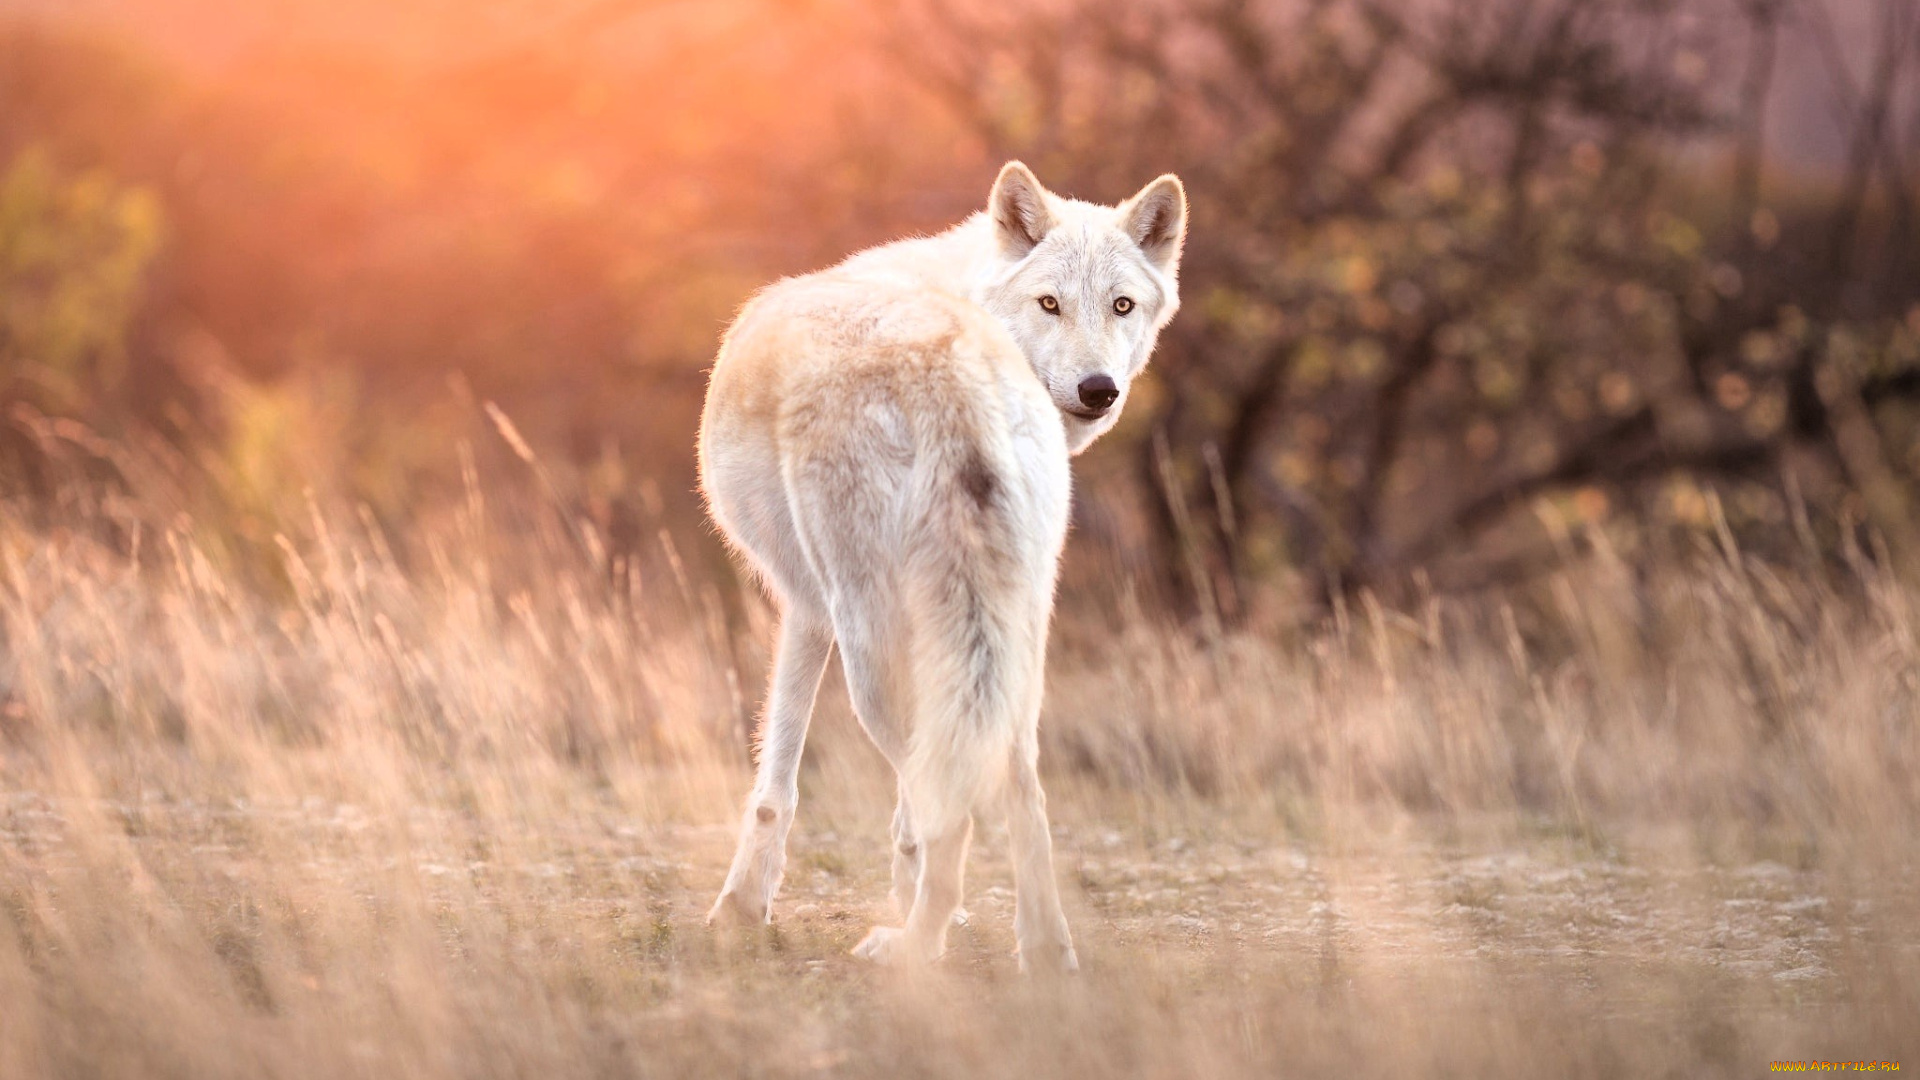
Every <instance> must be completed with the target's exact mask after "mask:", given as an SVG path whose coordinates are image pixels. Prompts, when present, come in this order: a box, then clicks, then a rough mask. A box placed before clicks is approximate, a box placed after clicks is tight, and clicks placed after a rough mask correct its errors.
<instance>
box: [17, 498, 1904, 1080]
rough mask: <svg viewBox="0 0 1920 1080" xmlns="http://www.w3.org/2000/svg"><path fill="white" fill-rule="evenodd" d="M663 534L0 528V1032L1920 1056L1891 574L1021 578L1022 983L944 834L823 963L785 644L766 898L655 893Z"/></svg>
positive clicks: (776, 1052) (455, 1065) (283, 1051)
mask: <svg viewBox="0 0 1920 1080" xmlns="http://www.w3.org/2000/svg"><path fill="white" fill-rule="evenodd" d="M695 539H696V538H690V537H685V536H681V537H677V538H676V537H675V536H673V535H672V534H671V533H669V532H665V531H662V532H660V533H658V534H657V535H655V536H654V537H653V538H652V539H650V540H649V541H648V542H647V543H646V544H644V545H642V546H643V548H644V549H645V550H644V551H640V552H636V553H629V554H628V555H626V556H623V557H627V558H634V559H638V560H640V563H639V565H640V569H639V570H638V572H635V573H620V572H616V571H617V570H618V568H617V567H613V566H611V560H612V559H613V556H612V555H611V554H609V549H608V544H607V541H606V539H605V538H604V537H602V536H601V535H600V534H599V533H598V532H597V531H596V530H595V528H594V527H593V526H592V525H591V524H589V523H587V522H584V521H582V520H579V519H577V518H576V517H574V516H572V515H571V514H569V513H566V512H564V511H563V510H559V509H557V504H556V503H554V502H552V501H550V500H544V499H541V498H532V497H505V496H495V497H490V496H489V493H488V492H487V491H486V490H484V488H483V485H482V484H481V483H480V482H479V481H478V480H476V479H474V478H473V470H472V469H469V470H468V483H467V486H466V489H465V491H464V493H463V494H462V495H461V497H459V498H456V499H453V500H450V501H449V503H448V505H446V506H443V507H437V508H430V507H423V508H421V509H420V511H419V513H418V514H417V515H416V516H415V517H414V518H413V519H412V520H411V521H410V522H409V523H408V527H407V529H406V530H405V531H404V533H401V532H397V531H395V530H391V529H387V528H383V527H381V526H380V525H378V524H377V523H375V522H373V521H372V520H370V519H367V518H365V517H364V516H362V515H357V514H354V513H350V512H347V513H343V512H339V511H338V510H337V509H336V508H331V507H324V506H317V505H313V506H305V507H296V508H293V510H292V512H290V513H288V514H286V515H285V516H284V517H283V519H282V524H281V525H280V529H279V532H278V534H272V533H269V534H267V536H266V538H265V539H259V540H258V541H257V542H255V543H253V544H251V545H248V544H246V543H241V542H236V541H235V540H234V539H233V536H232V534H231V533H229V532H227V531H224V530H220V529H215V528H212V527H211V526H208V525H203V524H201V523H200V522H199V521H197V520H196V519H195V518H194V517H191V516H188V515H184V514H179V513H176V512H175V511H174V510H173V509H172V508H171V507H170V506H167V505H164V504H161V503H155V502H151V501H149V502H142V501H140V500H137V499H128V498H127V497H125V496H119V497H115V498H105V499H88V498H82V497H81V495H79V494H76V495H75V496H74V498H73V499H72V500H70V504H69V505H68V506H67V507H66V508H65V509H58V510H54V511H51V512H49V511H46V510H44V509H35V510H32V511H29V510H28V509H27V508H15V512H12V513H9V514H7V515H5V516H4V518H0V619H4V624H3V625H4V638H3V639H0V648H3V651H0V1076H4V1077H37V1076H181V1077H229V1076H230V1077H261V1076H274V1077H341V1076H368V1077H389V1076H391V1077H399V1076H406V1077H442V1076H444V1077H467V1076H529V1077H532V1076H556V1075H609V1076H612V1075H620V1076H626V1075H645V1076H687V1075H756V1076H798V1075H813V1074H827V1075H926V1076H971V1075H982V1074H1007V1075H1033V1076H1050V1075H1063V1076H1064V1075H1074V1076H1079V1075H1108V1074H1131V1075H1154V1076H1159V1075H1165V1076H1174V1075H1205V1076H1227V1075H1273V1074H1276V1073H1279V1074H1296V1073H1297V1074H1307V1075H1313V1074H1334V1073H1338V1074H1342V1075H1350V1074H1356V1073H1357V1074H1361V1075H1400V1074H1403V1073H1406V1072H1415V1073H1438V1074H1445V1075H1480V1074H1502V1075H1504V1074H1516V1075H1517V1074H1522V1073H1528V1074H1540V1073H1545V1074H1550V1075H1568V1076H1640V1075H1696V1074H1700V1073H1702V1072H1706V1073H1712V1074H1718V1075H1728V1076H1732V1075H1747V1074H1750V1073H1754V1072H1758V1071H1763V1070H1764V1069H1765V1068H1766V1067H1767V1064H1766V1063H1767V1062H1768V1061H1769V1060H1773V1059H1782V1058H1795V1057H1801V1058H1804V1057H1826V1058H1830V1059H1833V1058H1880V1059H1898V1058H1899V1056H1900V1055H1901V1054H1902V1053H1908V1058H1909V1060H1912V1058H1913V1055H1912V1054H1911V1053H1909V1052H1910V1051H1912V1050H1914V1049H1915V1048H1916V1045H1920V1042H1917V1039H1920V1035H1917V1034H1916V1033H1920V979H1916V977H1915V972H1917V971H1920V964H1916V960H1917V959H1920V956H1916V948H1915V942H1916V937H1915V931H1916V930H1920V917H1917V916H1920V908H1917V907H1916V900H1915V893H1914V889H1913V885H1914V880H1915V878H1914V869H1915V867H1916V865H1917V864H1916V860H1915V855H1916V845H1915V844H1914V842H1913V839H1912V835H1913V826H1914V824H1915V823H1916V821H1920V782H1917V781H1916V778H1917V777H1920V772H1916V766H1917V765H1920V734H1917V733H1916V727H1915V693H1916V686H1917V685H1920V684H1917V683H1916V680H1917V679H1920V643H1916V637H1915V614H1914V605H1915V602H1916V593H1915V591H1914V589H1913V588H1912V587H1910V586H1908V585H1905V584H1903V583H1901V582H1900V581H1898V580H1897V579H1895V578H1894V577H1892V576H1890V575H1887V574H1885V573H1883V572H1882V571H1880V570H1877V569H1875V564H1874V563H1872V562H1871V561H1870V560H1867V559H1857V560H1855V561H1854V562H1853V564H1852V566H1851V567H1850V568H1846V569H1843V570H1837V571H1836V570H1833V569H1832V568H1824V569H1819V570H1817V572H1816V571H1809V572H1807V573H1801V574H1794V575H1789V574H1786V573H1783V572H1780V571H1777V570H1775V569H1771V568H1768V567H1766V566H1763V565H1759V564H1756V563H1754V562H1752V561H1751V560H1748V559H1746V558H1744V557H1743V556H1742V555H1741V554H1740V552H1738V551H1737V550H1735V549H1734V548H1733V547H1732V546H1731V543H1730V542H1728V541H1726V540H1725V538H1724V537H1722V538H1719V539H1715V538H1712V537H1709V538H1707V540H1706V541H1705V542H1703V543H1702V544H1701V545H1700V548H1699V550H1698V552H1697V553H1696V555H1695V556H1694V557H1692V558H1691V559H1687V560H1682V561H1680V562H1679V563H1677V564H1675V565H1664V566H1656V567H1636V566H1630V565H1628V564H1627V563H1626V562H1624V561H1622V560H1621V559H1619V558H1618V557H1616V556H1614V555H1613V554H1611V552H1610V549H1608V548H1607V547H1606V546H1605V543H1604V538H1603V537H1596V540H1598V541H1599V543H1598V546H1597V548H1596V551H1597V553H1596V554H1594V555H1593V556H1591V557H1588V558H1584V559H1582V560H1580V561H1578V562H1570V563H1569V565H1568V566H1567V567H1566V568H1564V570H1563V571H1562V572H1561V573H1559V574H1557V575H1554V576H1553V577H1552V578H1551V579H1549V580H1547V581H1545V582H1542V583H1540V584H1539V586H1538V587H1535V588H1528V589H1522V590H1516V591H1514V592H1512V593H1510V594H1506V595H1503V596H1489V597H1478V598H1470V599H1454V600H1441V599H1435V600H1432V601H1430V602H1427V603H1425V604H1423V605H1417V606H1416V607H1415V608H1413V609H1412V610H1408V611H1394V610H1388V609H1386V608H1383V607H1382V606H1380V605H1378V604H1376V603H1373V602H1371V601H1364V600H1363V601H1362V602H1360V603H1358V604H1357V605H1355V606H1353V607H1352V608H1351V609H1346V610H1342V611H1340V612H1338V613H1336V616H1335V617H1334V618H1333V619H1330V620H1328V621H1327V622H1326V623H1325V624H1324V625H1320V626H1316V627H1312V628H1307V629H1297V630H1287V631H1285V632H1276V633H1268V634H1264V635H1255V634H1250V633H1249V634H1239V635H1227V636H1224V637H1216V638H1206V637H1203V636H1201V635H1198V634H1195V633H1191V632H1188V631H1186V630H1184V629H1182V628H1180V627H1178V626H1176V625H1173V624H1171V623H1169V622H1168V621H1167V620H1164V619H1161V618H1158V617H1155V616H1154V615H1152V614H1151V613H1148V612H1143V611H1140V610H1137V609H1131V610H1130V609H1129V608H1128V607H1127V605H1126V604H1125V603H1123V602H1120V601H1117V600H1113V599H1112V598H1110V597H1104V596H1089V595H1086V590H1085V589H1083V588H1076V589H1075V590H1074V592H1075V593H1078V595H1075V594H1070V595H1068V596H1067V597H1065V598H1064V605H1063V612H1064V613H1063V615H1062V619H1061V625H1060V626H1059V627H1058V630H1057V638H1056V641H1057V648H1056V649H1055V653H1054V663H1053V667H1052V671H1051V672H1050V685H1049V696H1048V707H1047V713H1046V719H1045V721H1044V726H1045V768H1046V770H1047V773H1048V777H1049V782H1050V785H1051V788H1052V790H1053V792H1054V800H1053V808H1054V812H1055V818H1056V821H1057V822H1058V823H1059V828H1058V832H1059V836H1058V838H1057V842H1058V844H1059V846H1060V851H1061V863H1062V869H1061V873H1062V875H1063V879H1064V880H1065V881H1066V883H1067V887H1068V893H1069V908H1070V914H1071V916H1072V917H1073V918H1074V921H1075V925H1076V928H1077V931H1078V933H1079V935H1080V938H1081V944H1082V955H1083V956H1084V957H1085V958H1086V959H1087V967H1088V970H1087V972H1086V973H1085V975H1084V976H1083V977H1082V978H1080V979H1077V980H1074V981H1072V982H1070V983H1068V984H1065V985H1051V984H1044V983H1040V984H1029V983H1027V982H1024V981H1022V980H1020V979H1018V978H1017V977H1015V975H1014V974H1013V965H1012V961H1011V959H1010V958H1009V957H1008V956H1007V955H1006V950H1007V948H1008V947H1009V946H1010V944H1011V935H1010V928H1009V926H1008V925H1007V924H1008V923H1009V921H1010V920H1009V917H1008V913H1007V909H1006V905H1005V903H1004V896H1005V888H1004V886H1005V884H1006V874H1005V873H1004V869H1005V867H1004V845H1003V842H1002V841H1001V840H1000V839H999V837H998V834H997V833H995V832H994V831H993V830H992V829H990V828H989V829H987V830H985V831H984V832H983V834H982V841H981V845H980V851H979V852H978V857H977V858H976V860H975V877H974V888H973V891H972V894H971V895H972V896H973V897H974V898H975V903H974V907H975V919H974V925H973V926H971V927H969V928H968V929H967V930H966V931H964V932H962V933H961V934H960V935H959V936H958V944H957V947H956V953H955V955H954V956H953V957H951V958H950V959H949V961H948V962H947V963H945V964H944V965H943V966H942V967H941V968H940V969H938V970H936V971H935V972H934V973H932V974H931V975H930V976H926V977H902V976H896V975H892V974H887V973H879V972H874V971H870V970H867V969H864V968H862V967H860V966H859V965H857V964H856V963H855V962H853V961H851V960H850V959H846V958H845V956H844V953H845V950H846V948H847V946H849V945H851V944H852V942H853V941H854V940H857V939H858V937H859V936H860V934H861V933H863V932H864V929H865V926H866V924H867V923H868V922H869V921H872V920H875V919H885V918H887V917H888V916H887V913H886V912H885V911H884V909H883V908H882V906H881V899H882V897H883V896H884V892H885V887H884V884H883V879H884V874H885V867H886V863H885V860H884V858H883V857H882V856H883V854H884V852H883V850H882V844H883V837H884V828H885V820H886V815H887V812H888V809H889V807H888V797H889V793H890V785H889V784H888V783H887V780H886V777H885V775H884V768H883V767H882V766H880V765H879V763H878V761H877V758H876V756H875V755H874V754H873V753H872V751H870V750H869V749H867V748H866V747H864V745H863V744H862V742H861V740H860V737H859V736H858V735H857V734H856V733H855V730H854V727H853V724H852V723H851V720H850V718H849V716H848V714H847V710H846V706H845V702H844V698H843V697H842V696H841V695H839V694H838V692H837V691H835V690H833V689H832V688H831V686H830V689H829V692H828V693H827V694H826V695H825V697H824V699H823V703H822V706H821V710H820V714H819V717H818V719H817V720H816V725H815V735H814V740H813V743H812V745H811V746H810V750H809V763H808V767H807V771H806V773H805V776H804V778H803V793H802V811H801V824H800V827H799V829H798V830H797V832H796V837H795V860H794V865H793V868H792V870H791V871H790V875H789V887H788V891H787V895H786V897H785V898H783V900H781V901H780V902H779V904H778V905H777V909H776V910H777V914H778V916H779V919H780V921H779V922H778V923H777V924H776V927H775V928H774V929H773V930H771V931H769V932H768V933H766V934H764V935H750V936H749V937H748V938H747V939H745V940H737V941H730V942H719V941H715V940H713V939H711V938H710V937H709V936H708V935H707V934H706V932H705V931H704V929H703V928H702V927H701V925H700V922H699V914H700V911H701V908H702V906H703V905H704V903H705V902H706V901H707V900H708V898H709V894H710V893H711V891H712V890H713V889H714V888H715V887H717V884H718V882H719V880H720V875H721V873H722V871H723V869H724V865H725V859H726V856H727V854H728V849H729V845H730V836H729V831H730V830H729V823H730V822H731V820H732V819H733V817H734V814H735V810H736V803H735V800H736V799H737V798H739V797H740V795H741V794H742V792H743V791H744V788H745V785H746V783H747V775H748V765H747V762H746V758H745V751H744V745H745V741H744V727H745V725H746V723H747V722H748V719H749V718H750V716H751V713H752V710H753V701H754V699H755V698H756V696H757V694H758V693H759V687H760V683H761V674H760V668H761V665H762V664H763V663H764V661H765V653H764V649H765V642H766V641H767V640H768V638H769V636H770V622H771V620H770V616H769V613H768V612H767V611H766V610H765V609H764V607H763V606H761V605H759V604H757V602H755V601H752V600H751V599H748V600H747V601H745V602H743V603H742V602H734V601H730V600H728V599H727V594H726V593H725V591H724V589H723V587H722V585H721V584H720V583H717V582H714V581H710V580H704V579H703V578H702V576H701V575H700V574H698V573H697V572H695V571H693V570H691V569H690V565H691V563H690V562H689V560H688V558H686V557H685V554H684V553H685V552H686V551H688V550H691V547H692V545H693V544H694V542H695ZM1074 554H1078V553H1072V554H1070V558H1071V557H1073V555H1074ZM1076 580H1084V579H1081V578H1076ZM1115 612H1118V614H1114V613H1115Z"/></svg>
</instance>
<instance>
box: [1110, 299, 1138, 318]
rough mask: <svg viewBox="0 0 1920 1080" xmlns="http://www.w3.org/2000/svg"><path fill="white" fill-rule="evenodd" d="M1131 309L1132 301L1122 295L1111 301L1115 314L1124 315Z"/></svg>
mask: <svg viewBox="0 0 1920 1080" xmlns="http://www.w3.org/2000/svg"><path fill="white" fill-rule="evenodd" d="M1132 310H1133V301H1132V300H1129V299H1127V298H1126V297H1124V296H1123V297H1121V298H1120V299H1118V300H1115V301H1114V302H1113V313H1114V314H1115V315H1125V314H1126V313H1127V312H1129V311H1132Z"/></svg>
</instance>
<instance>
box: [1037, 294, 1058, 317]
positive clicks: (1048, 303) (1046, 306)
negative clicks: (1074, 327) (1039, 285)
mask: <svg viewBox="0 0 1920 1080" xmlns="http://www.w3.org/2000/svg"><path fill="white" fill-rule="evenodd" d="M1040 308H1041V310H1043V311H1045V312H1046V313H1047V314H1049V315H1058V314H1060V301H1058V300H1055V299H1054V298H1053V297H1051V296H1043V297H1041V298H1040Z"/></svg>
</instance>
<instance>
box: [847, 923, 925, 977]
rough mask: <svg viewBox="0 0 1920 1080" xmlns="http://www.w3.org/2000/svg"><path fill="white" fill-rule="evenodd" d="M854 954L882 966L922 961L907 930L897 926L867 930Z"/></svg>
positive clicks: (855, 947) (898, 965) (896, 965)
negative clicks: (913, 947) (909, 940)
mask: <svg viewBox="0 0 1920 1080" xmlns="http://www.w3.org/2000/svg"><path fill="white" fill-rule="evenodd" d="M853 955H855V956H857V957H859V958H860V959H862V960H866V961H870V962H872V963H875V964H878V965H880V966H881V967H901V966H903V965H906V964H913V963H917V962H919V961H920V959H921V958H920V957H919V956H916V955H914V951H913V949H912V948H911V947H910V945H909V944H908V941H907V932H906V931H905V930H902V929H900V928H899V927H897V926H876V927H874V928H873V929H872V930H869V931H867V936H866V937H864V938H862V939H860V944H858V945H855V946H854V947H853Z"/></svg>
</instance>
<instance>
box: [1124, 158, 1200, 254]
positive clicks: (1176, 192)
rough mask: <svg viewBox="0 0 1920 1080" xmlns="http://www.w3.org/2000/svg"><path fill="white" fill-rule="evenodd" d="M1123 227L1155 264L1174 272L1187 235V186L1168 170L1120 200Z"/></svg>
mask: <svg viewBox="0 0 1920 1080" xmlns="http://www.w3.org/2000/svg"><path fill="white" fill-rule="evenodd" d="M1119 209H1120V227H1121V228H1122V229H1124V230H1126V233H1127V235H1128V236H1131V237H1133V242H1134V243H1136V244H1139V245H1140V250H1141V251H1143V252H1145V253H1146V255H1147V258H1148V259H1150V260H1152V262H1153V264H1154V265H1155V266H1158V267H1159V268H1160V269H1161V270H1164V271H1166V272H1168V273H1172V272H1173V271H1174V269H1175V268H1176V267H1178V266H1179V265H1180V246H1181V245H1182V244H1184V243H1185V242H1186V239H1187V189H1186V188H1184V187H1182V186H1180V178H1179V177H1177V176H1175V175H1173V174H1172V173H1167V174H1166V175H1165V176H1162V177H1161V178H1160V179H1158V180H1155V181H1154V182H1153V183H1151V184H1148V185H1147V186H1146V187H1143V188H1141V189H1140V192H1139V194H1137V195H1135V196H1134V197H1133V198H1131V199H1128V200H1127V201H1126V202H1123V203H1121V204H1120V207H1119Z"/></svg>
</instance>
